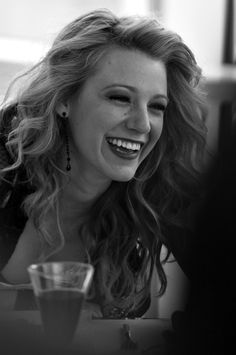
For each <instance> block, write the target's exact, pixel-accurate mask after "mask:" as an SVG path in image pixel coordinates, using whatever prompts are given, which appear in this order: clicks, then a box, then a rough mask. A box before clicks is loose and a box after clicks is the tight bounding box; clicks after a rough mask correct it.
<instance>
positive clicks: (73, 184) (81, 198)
mask: <svg viewBox="0 0 236 355" xmlns="http://www.w3.org/2000/svg"><path fill="white" fill-rule="evenodd" d="M110 184H111V181H108V180H106V181H105V180H100V181H99V180H98V179H94V178H92V177H90V176H87V177H86V176H82V175H80V174H79V175H78V176H77V177H76V178H75V177H74V176H73V175H72V176H71V177H70V178H69V180H68V182H67V183H66V185H65V186H64V188H63V190H62V192H61V195H60V205H61V206H62V207H63V211H64V213H65V214H67V215H68V217H71V218H72V217H73V216H74V217H76V216H77V218H78V217H79V216H82V217H83V216H84V215H85V214H86V213H87V211H88V210H89V209H90V208H91V206H92V205H93V204H94V203H95V201H96V200H97V199H98V198H99V197H100V196H101V195H102V194H103V193H104V192H105V191H106V190H107V189H108V187H109V186H110ZM64 213H63V214H64Z"/></svg>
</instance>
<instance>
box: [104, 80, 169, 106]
mask: <svg viewBox="0 0 236 355" xmlns="http://www.w3.org/2000/svg"><path fill="white" fill-rule="evenodd" d="M117 86H119V87H121V88H126V89H129V90H131V91H136V88H135V87H134V86H131V85H126V84H120V83H115V84H111V85H107V86H106V87H105V88H104V89H112V88H113V87H117ZM154 97H155V98H162V99H165V100H166V101H167V102H168V101H169V98H168V97H167V96H166V95H164V94H156V95H154Z"/></svg>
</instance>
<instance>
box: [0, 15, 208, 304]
mask: <svg viewBox="0 0 236 355" xmlns="http://www.w3.org/2000/svg"><path fill="white" fill-rule="evenodd" d="M112 46H116V47H120V48H125V49H130V50H138V51H141V52H143V53H145V54H147V55H148V56H150V57H151V58H154V59H157V60H160V61H162V62H163V63H164V64H165V67H166V70H167V84H168V97H169V103H168V106H167V109H166V112H165V118H164V126H163V132H162V135H161V137H160V139H159V141H158V143H157V144H156V146H155V147H154V149H153V150H152V151H151V153H150V154H149V155H148V156H147V157H146V159H145V160H144V161H143V162H142V163H141V165H140V166H139V168H138V169H137V171H136V174H135V176H134V178H132V179H131V180H130V181H128V182H118V181H113V182H112V184H111V185H110V187H109V188H108V189H107V191H106V192H105V193H103V195H102V196H100V198H99V199H98V200H97V201H96V203H95V204H94V205H93V207H92V208H91V210H90V211H89V213H88V216H87V219H86V222H85V223H84V224H83V225H82V226H81V228H80V231H78V233H80V236H81V238H82V240H83V243H84V248H85V250H86V252H87V255H88V257H89V261H90V262H92V263H93V264H94V266H95V269H96V273H95V278H94V280H95V282H94V284H95V285H96V287H97V289H98V293H99V295H100V296H101V298H104V299H108V300H119V302H121V301H122V302H123V303H122V302H121V303H122V305H123V306H127V305H128V304H131V309H132V307H134V304H135V296H136V295H138V294H142V297H141V298H142V299H144V298H145V297H146V296H147V295H148V294H149V293H150V282H151V275H152V271H153V268H154V266H155V265H156V268H157V271H158V274H159V278H160V285H161V286H160V289H159V294H163V293H164V291H165V289H166V284H167V281H166V276H165V272H164V269H163V266H162V260H161V248H162V245H163V244H164V245H167V246H168V233H167V232H166V231H168V226H173V225H176V226H182V227H184V221H183V218H182V217H181V216H182V215H183V211H184V210H185V209H186V206H188V204H189V203H190V202H191V201H192V200H193V199H195V198H196V196H197V194H198V193H199V186H200V185H199V181H200V180H199V174H200V173H199V164H200V163H201V161H202V159H203V154H204V148H205V137H206V128H205V125H204V118H205V115H206V110H205V108H206V106H205V95H204V92H203V90H202V85H201V78H202V74H201V70H200V68H199V67H198V65H197V63H196V61H195V58H194V55H193V53H192V52H191V50H190V49H189V48H188V47H187V46H186V44H184V42H183V41H182V39H181V38H180V37H179V36H178V35H177V34H176V33H173V32H171V31H169V30H166V29H164V28H163V26H162V25H161V24H160V23H159V22H158V21H157V20H156V19H155V18H146V17H136V16H135V17H134V16H132V17H121V18H120V17H117V16H115V15H114V14H113V13H111V12H110V11H108V10H105V9H104V10H103V9H101V10H96V11H93V12H90V13H88V14H85V15H83V16H81V17H79V18H78V19H76V20H74V21H73V22H71V23H70V24H68V25H67V26H66V27H65V28H64V29H63V30H62V31H61V32H60V33H59V35H58V36H57V38H56V39H55V41H54V43H53V45H52V47H51V49H50V50H49V51H48V52H47V54H46V55H45V57H44V58H43V59H42V60H41V61H40V62H39V63H38V64H37V65H35V66H34V67H33V68H31V69H30V70H28V71H27V72H26V73H25V74H24V75H21V77H20V78H18V80H22V78H23V79H26V80H24V87H23V88H22V86H21V88H20V90H19V91H18V94H17V96H15V98H14V99H13V101H12V102H11V105H14V104H17V106H16V112H15V115H14V118H13V119H12V121H11V125H10V128H9V125H8V128H9V129H8V132H7V144H6V146H7V149H8V150H9V152H10V154H11V156H12V157H13V160H14V161H13V164H11V165H9V166H8V167H6V168H5V169H4V172H5V173H6V172H7V171H10V170H17V169H18V168H20V167H22V166H23V167H24V169H25V172H26V176H27V179H28V183H30V184H31V185H32V187H33V192H32V193H31V194H30V195H28V196H27V197H26V198H25V200H24V209H25V211H26V213H27V216H28V217H31V218H32V219H33V221H34V223H35V226H36V227H37V228H38V229H39V230H40V231H41V233H42V235H43V238H44V239H45V240H46V241H47V245H50V247H51V252H56V251H57V250H58V245H59V247H61V246H62V245H63V234H62V233H60V234H61V236H58V240H51V239H50V236H49V235H48V234H47V233H46V231H44V230H43V227H42V226H43V219H44V216H45V214H46V213H47V211H48V210H49V209H50V208H55V209H56V208H57V205H58V193H59V191H60V189H62V188H63V186H62V180H63V179H62V177H64V176H65V175H66V173H65V172H63V171H62V170H60V169H59V168H58V166H57V162H58V155H59V154H60V152H61V150H62V149H64V147H65V127H64V125H63V124H62V120H61V119H59V118H58V115H57V113H56V107H57V106H58V104H59V103H60V102H61V101H63V100H65V99H67V98H70V97H71V96H72V95H74V94H75V93H77V92H79V91H80V90H81V89H82V88H83V84H84V83H85V82H86V80H87V79H88V78H89V77H90V76H91V75H92V74H93V73H94V72H95V71H96V67H97V63H98V61H99V60H100V58H102V56H103V55H104V54H105V53H106V51H107V50H108V49H110V48H111V47H112ZM8 108H9V103H8V104H6V105H5V107H4V108H3V110H2V112H1V117H2V118H1V120H2V121H3V119H4V112H6V110H7V109H8ZM58 224H60V221H58ZM163 226H164V227H163ZM59 239H60V240H59ZM130 300H133V301H130Z"/></svg>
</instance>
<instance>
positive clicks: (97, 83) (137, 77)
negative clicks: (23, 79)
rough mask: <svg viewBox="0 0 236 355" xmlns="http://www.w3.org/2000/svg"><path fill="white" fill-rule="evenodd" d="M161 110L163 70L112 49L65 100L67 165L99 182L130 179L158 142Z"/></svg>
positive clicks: (139, 54)
mask: <svg viewBox="0 0 236 355" xmlns="http://www.w3.org/2000/svg"><path fill="white" fill-rule="evenodd" d="M166 106H167V77H166V68H165V66H164V64H163V63H162V62H161V61H158V60H154V59H152V58H150V57H148V56H146V55H145V54H144V53H142V52H139V51H134V50H126V49H120V48H114V49H111V50H110V51H108V52H107V54H106V55H105V56H104V57H103V58H102V59H101V60H100V62H99V63H98V65H97V70H96V73H95V74H94V75H93V76H91V77H90V78H89V79H88V80H87V81H86V83H85V85H84V86H83V88H82V91H80V93H79V94H78V95H77V96H75V97H74V98H73V99H71V100H70V101H69V125H70V134H71V160H72V162H71V165H72V170H73V169H75V165H76V166H77V167H78V169H79V170H78V171H79V172H80V174H81V173H83V174H85V176H89V177H90V178H91V177H94V178H95V179H98V180H99V179H103V180H105V181H111V180H116V181H128V180H130V179H132V177H133V176H134V175H135V172H136V170H137V168H138V166H139V165H140V163H141V162H142V161H143V160H144V159H145V158H146V157H147V155H148V154H149V153H150V151H151V150H152V149H153V147H154V146H155V144H156V143H157V141H158V140H159V138H160V135H161V132H162V127H163V116H164V111H165V108H166Z"/></svg>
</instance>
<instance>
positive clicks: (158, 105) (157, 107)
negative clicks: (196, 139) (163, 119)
mask: <svg viewBox="0 0 236 355" xmlns="http://www.w3.org/2000/svg"><path fill="white" fill-rule="evenodd" d="M149 107H150V108H151V109H152V110H155V111H161V112H163V113H164V112H165V110H166V106H165V105H163V104H161V103H156V104H151V105H149Z"/></svg>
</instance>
